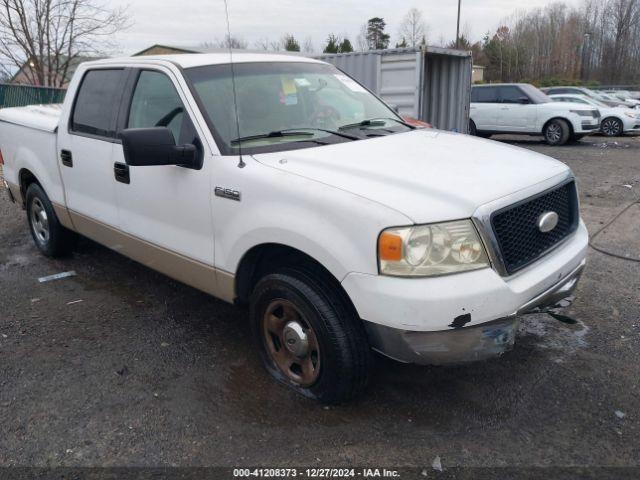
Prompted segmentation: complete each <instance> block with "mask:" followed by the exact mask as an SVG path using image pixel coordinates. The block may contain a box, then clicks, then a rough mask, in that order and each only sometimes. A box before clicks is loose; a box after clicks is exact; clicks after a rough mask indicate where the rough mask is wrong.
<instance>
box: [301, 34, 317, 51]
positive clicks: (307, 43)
mask: <svg viewBox="0 0 640 480" xmlns="http://www.w3.org/2000/svg"><path fill="white" fill-rule="evenodd" d="M302 51H303V52H304V53H313V52H314V51H315V48H314V46H313V40H312V39H311V37H307V38H305V39H304V43H303V44H302Z"/></svg>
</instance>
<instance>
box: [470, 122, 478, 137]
mask: <svg viewBox="0 0 640 480" xmlns="http://www.w3.org/2000/svg"><path fill="white" fill-rule="evenodd" d="M469 135H473V136H474V137H475V136H477V135H478V129H477V128H476V123H475V122H474V121H473V120H469Z"/></svg>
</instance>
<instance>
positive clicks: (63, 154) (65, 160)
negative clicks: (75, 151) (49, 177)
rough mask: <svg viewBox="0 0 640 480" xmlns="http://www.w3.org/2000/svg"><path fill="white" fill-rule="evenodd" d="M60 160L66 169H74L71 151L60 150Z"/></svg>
mask: <svg viewBox="0 0 640 480" xmlns="http://www.w3.org/2000/svg"><path fill="white" fill-rule="evenodd" d="M60 160H61V161H62V164H63V165H64V166H65V167H70V168H73V157H72V156H71V152H70V151H69V150H60Z"/></svg>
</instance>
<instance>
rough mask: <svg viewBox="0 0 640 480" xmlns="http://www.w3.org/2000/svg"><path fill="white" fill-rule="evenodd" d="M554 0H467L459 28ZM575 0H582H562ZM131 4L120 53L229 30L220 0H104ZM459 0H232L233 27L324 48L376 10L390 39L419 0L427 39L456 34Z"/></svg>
mask: <svg viewBox="0 0 640 480" xmlns="http://www.w3.org/2000/svg"><path fill="white" fill-rule="evenodd" d="M552 1H553V0H462V15H461V21H460V24H461V30H463V32H464V33H466V34H469V36H470V38H471V39H472V40H474V41H475V40H480V39H481V38H482V36H483V34H484V33H486V32H487V31H492V32H493V31H495V30H496V28H497V27H498V26H499V24H500V21H501V20H502V19H504V18H505V17H508V16H510V15H512V14H514V13H515V12H516V11H518V10H523V9H530V8H536V7H543V6H545V5H547V4H549V3H552ZM565 1H566V3H569V4H577V3H578V2H579V1H580V0H565ZM107 4H110V5H111V6H112V7H121V6H125V5H128V14H129V19H130V23H131V27H130V28H129V29H128V30H127V31H125V32H121V33H119V34H118V35H117V36H116V38H115V39H114V40H115V42H116V44H117V51H118V52H117V53H121V54H125V55H129V54H131V53H135V52H137V51H139V50H142V49H144V48H146V47H148V46H151V45H153V44H156V43H159V44H166V45H175V46H183V47H184V46H198V45H201V44H202V43H204V42H215V41H216V40H220V39H223V38H224V37H225V34H226V22H225V14H224V2H223V0H183V1H175V0H171V1H169V0H107ZM457 5H458V0H420V1H415V0H366V1H365V0H360V1H355V2H354V1H349V0H277V1H276V0H228V6H229V13H230V23H231V33H232V36H235V37H240V38H242V39H244V40H246V41H247V42H248V43H249V48H253V47H254V44H255V42H256V41H257V40H259V39H261V38H269V39H271V40H274V41H275V40H277V39H280V38H281V37H282V36H283V35H284V34H285V33H291V34H293V35H294V36H295V37H296V38H297V39H298V40H299V41H300V43H301V44H302V42H303V41H304V40H305V39H306V38H310V39H311V40H312V43H313V45H314V47H315V49H316V50H321V49H322V47H323V46H324V43H325V41H326V38H327V36H328V35H329V34H330V33H334V34H336V35H338V36H343V35H347V36H348V37H349V38H350V39H351V41H352V43H353V44H354V45H356V37H357V35H358V32H359V31H360V27H361V25H362V24H363V23H365V22H366V21H367V19H369V18H371V17H374V16H377V17H382V18H384V20H385V21H386V22H387V32H388V33H390V34H391V41H392V45H394V44H395V42H396V41H399V38H398V29H399V26H400V23H401V21H402V17H403V16H404V15H405V14H406V12H407V11H408V10H409V9H410V8H412V7H416V8H418V9H419V10H421V11H422V13H423V16H424V18H425V20H426V23H427V26H428V42H429V44H433V45H438V44H440V43H441V41H442V40H444V41H445V42H449V41H451V40H453V39H454V38H455V32H456V14H457Z"/></svg>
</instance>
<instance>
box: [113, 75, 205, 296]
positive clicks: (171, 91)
mask: <svg viewBox="0 0 640 480" xmlns="http://www.w3.org/2000/svg"><path fill="white" fill-rule="evenodd" d="M127 90H128V93H127V94H126V98H125V99H124V101H123V105H124V107H123V110H122V112H121V114H120V119H119V121H118V123H119V129H127V128H151V127H167V128H169V130H170V131H171V132H172V133H173V137H174V139H175V141H176V144H178V145H184V144H194V145H196V146H197V147H198V148H199V153H200V154H201V155H204V149H203V143H202V142H201V141H200V138H203V137H202V134H201V133H198V131H197V129H196V127H195V124H194V122H193V121H192V120H191V118H192V117H191V116H190V114H189V109H188V108H186V107H185V106H186V105H188V102H187V99H186V96H185V95H184V92H182V90H181V89H180V87H179V86H178V87H177V86H176V83H174V76H173V73H172V72H171V71H170V70H169V69H165V68H163V67H157V68H156V67H154V69H141V70H136V71H135V73H134V76H133V77H132V79H131V83H130V87H128V89H127ZM210 168H211V162H208V161H207V160H206V159H205V160H204V165H203V167H202V169H200V170H194V169H190V168H185V167H180V166H173V165H171V166H137V167H136V166H127V165H126V163H125V159H124V153H123V150H122V145H121V144H115V145H114V149H113V155H112V159H111V169H112V179H114V180H115V181H116V189H115V190H116V195H117V199H118V206H119V215H120V228H121V230H122V231H123V232H124V233H125V234H127V236H128V237H129V238H130V239H134V242H129V243H127V244H126V245H125V246H124V248H125V249H129V250H131V251H125V252H124V253H126V254H128V255H129V256H131V257H133V258H136V259H138V260H139V261H141V262H142V263H146V264H148V265H150V266H152V267H153V268H155V269H157V270H160V271H163V272H165V273H168V274H170V275H171V276H173V277H174V278H177V279H179V280H181V281H183V282H185V283H188V284H190V285H193V286H197V287H200V288H201V289H205V290H206V288H203V285H202V284H205V285H204V287H206V286H207V285H206V283H207V282H208V281H210V282H211V284H210V286H211V287H213V282H214V273H213V270H212V267H213V245H214V242H213V220H212V212H211V197H212V192H213V189H212V188H211V179H210V176H211V175H210ZM114 172H116V176H115V178H114ZM118 172H119V173H118ZM197 275H200V277H201V278H199V279H195V278H194V276H197ZM209 275H210V277H209Z"/></svg>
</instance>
